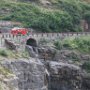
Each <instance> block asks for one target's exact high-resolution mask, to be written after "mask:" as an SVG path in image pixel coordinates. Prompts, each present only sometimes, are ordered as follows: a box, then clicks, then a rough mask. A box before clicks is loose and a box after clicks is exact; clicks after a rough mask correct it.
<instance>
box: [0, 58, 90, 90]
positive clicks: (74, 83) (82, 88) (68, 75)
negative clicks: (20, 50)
mask: <svg viewBox="0 0 90 90" xmlns="http://www.w3.org/2000/svg"><path fill="white" fill-rule="evenodd" d="M0 66H2V67H3V68H6V69H7V70H9V71H10V72H12V74H13V77H9V78H8V79H3V84H2V85H3V86H4V87H5V88H7V90H90V77H89V76H87V73H85V72H83V71H82V69H81V68H80V67H79V66H76V65H74V64H68V63H62V62H58V61H51V60H50V61H49V60H48V61H42V60H39V59H35V58H30V59H19V60H3V61H1V62H0ZM0 84H1V83H0ZM3 86H2V87H3ZM5 88H4V89H2V90H5Z"/></svg>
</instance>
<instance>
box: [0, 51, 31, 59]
mask: <svg viewBox="0 0 90 90" xmlns="http://www.w3.org/2000/svg"><path fill="white" fill-rule="evenodd" d="M1 57H5V58H16V59H17V58H29V57H30V56H29V53H28V52H27V51H23V52H16V51H12V50H9V49H0V58H1Z"/></svg>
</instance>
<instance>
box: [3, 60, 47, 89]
mask: <svg viewBox="0 0 90 90" xmlns="http://www.w3.org/2000/svg"><path fill="white" fill-rule="evenodd" d="M1 65H2V66H3V67H5V68H7V69H9V70H10V71H11V72H13V74H14V75H15V76H16V77H17V80H14V79H13V80H11V81H6V83H8V84H9V85H11V86H12V87H13V88H14V87H17V89H15V90H47V86H46V84H45V68H44V66H43V64H42V63H41V62H40V61H38V60H37V61H36V60H35V59H30V60H25V59H24V60H23V59H21V60H13V61H11V60H4V61H2V62H1ZM12 90H14V89H12Z"/></svg>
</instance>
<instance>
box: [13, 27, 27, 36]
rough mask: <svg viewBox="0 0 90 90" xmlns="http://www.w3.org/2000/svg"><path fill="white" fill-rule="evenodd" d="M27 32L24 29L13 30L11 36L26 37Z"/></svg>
mask: <svg viewBox="0 0 90 90" xmlns="http://www.w3.org/2000/svg"><path fill="white" fill-rule="evenodd" d="M27 33H28V30H27V29H26V28H13V29H12V30H11V34H13V35H26V34H27Z"/></svg>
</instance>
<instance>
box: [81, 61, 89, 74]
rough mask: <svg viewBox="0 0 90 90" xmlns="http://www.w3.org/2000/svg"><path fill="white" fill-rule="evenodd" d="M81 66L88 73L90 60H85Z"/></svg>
mask: <svg viewBox="0 0 90 90" xmlns="http://www.w3.org/2000/svg"><path fill="white" fill-rule="evenodd" d="M82 68H83V69H85V70H86V71H87V72H88V73H90V61H89V62H85V63H84V64H83V65H82Z"/></svg>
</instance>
